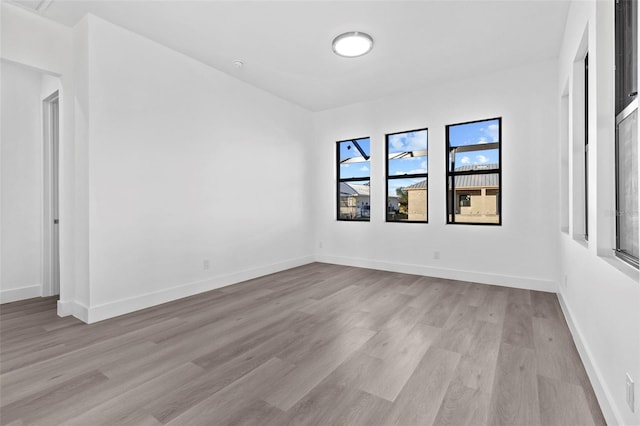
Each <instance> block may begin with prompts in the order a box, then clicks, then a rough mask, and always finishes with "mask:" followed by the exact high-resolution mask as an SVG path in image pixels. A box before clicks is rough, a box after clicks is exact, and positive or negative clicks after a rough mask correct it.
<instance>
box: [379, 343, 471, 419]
mask: <svg viewBox="0 0 640 426" xmlns="http://www.w3.org/2000/svg"><path fill="white" fill-rule="evenodd" d="M459 361H460V354H457V353H455V352H449V351H445V350H443V349H438V348H435V347H432V348H430V349H429V350H428V351H427V352H426V353H425V355H424V357H423V358H422V360H421V361H420V363H419V364H418V366H417V367H416V369H415V371H414V374H413V375H412V376H411V378H410V379H409V380H408V381H407V383H406V385H405V386H404V387H403V389H402V391H401V392H400V394H399V395H398V397H397V398H396V400H395V402H394V404H393V408H392V409H391V410H390V411H389V413H388V414H387V415H386V416H385V418H384V423H385V424H390V425H418V424H425V425H429V424H433V423H434V421H435V418H436V415H437V414H438V411H439V409H440V406H441V404H442V401H443V400H444V396H445V393H446V391H447V389H448V388H449V384H450V382H451V380H452V378H453V375H454V373H455V369H456V367H457V365H458V363H459Z"/></svg>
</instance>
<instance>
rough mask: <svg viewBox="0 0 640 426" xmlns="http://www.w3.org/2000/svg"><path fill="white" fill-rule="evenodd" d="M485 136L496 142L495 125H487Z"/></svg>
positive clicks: (496, 128) (496, 131)
mask: <svg viewBox="0 0 640 426" xmlns="http://www.w3.org/2000/svg"><path fill="white" fill-rule="evenodd" d="M486 133H487V135H488V136H489V137H490V138H491V140H492V141H497V140H498V125H497V124H489V125H488V126H487V130H486Z"/></svg>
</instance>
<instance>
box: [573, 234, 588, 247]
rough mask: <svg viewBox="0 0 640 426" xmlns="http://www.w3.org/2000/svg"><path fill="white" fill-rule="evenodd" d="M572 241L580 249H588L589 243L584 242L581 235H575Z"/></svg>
mask: <svg viewBox="0 0 640 426" xmlns="http://www.w3.org/2000/svg"><path fill="white" fill-rule="evenodd" d="M573 241H575V242H576V243H578V244H579V245H581V246H582V247H584V248H586V249H588V248H589V241H588V240H585V238H584V236H583V235H575V236H574V237H573Z"/></svg>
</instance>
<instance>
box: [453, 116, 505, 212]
mask: <svg viewBox="0 0 640 426" xmlns="http://www.w3.org/2000/svg"><path fill="white" fill-rule="evenodd" d="M446 133H447V134H446V138H447V163H448V164H447V194H448V195H447V223H463V224H473V225H476V224H485V225H500V224H501V223H502V214H501V210H502V199H501V191H500V189H501V186H502V185H501V182H502V173H501V167H502V162H501V155H500V153H501V140H502V137H501V135H502V118H492V119H488V120H480V121H472V122H468V123H460V124H451V125H448V126H447V127H446Z"/></svg>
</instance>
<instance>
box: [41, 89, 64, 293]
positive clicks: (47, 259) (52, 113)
mask: <svg viewBox="0 0 640 426" xmlns="http://www.w3.org/2000/svg"><path fill="white" fill-rule="evenodd" d="M42 106H43V111H42V117H43V136H44V138H43V139H44V147H43V154H44V155H43V160H44V161H43V165H44V170H43V172H44V173H43V176H44V182H43V184H44V191H43V194H44V200H43V201H44V202H43V205H44V215H43V217H44V226H43V230H44V235H43V237H44V238H43V242H44V250H43V253H44V256H43V257H44V259H43V260H44V262H43V266H44V268H43V275H44V276H43V289H42V293H43V294H42V295H43V296H54V295H59V294H60V208H59V206H60V201H59V176H60V174H59V165H60V161H59V158H60V157H59V151H60V150H59V147H60V101H59V95H58V91H57V90H56V91H55V92H53V93H52V94H51V95H49V96H48V97H47V98H45V99H44V100H43V101H42Z"/></svg>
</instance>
